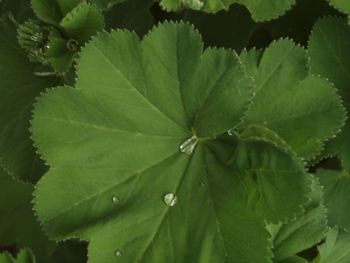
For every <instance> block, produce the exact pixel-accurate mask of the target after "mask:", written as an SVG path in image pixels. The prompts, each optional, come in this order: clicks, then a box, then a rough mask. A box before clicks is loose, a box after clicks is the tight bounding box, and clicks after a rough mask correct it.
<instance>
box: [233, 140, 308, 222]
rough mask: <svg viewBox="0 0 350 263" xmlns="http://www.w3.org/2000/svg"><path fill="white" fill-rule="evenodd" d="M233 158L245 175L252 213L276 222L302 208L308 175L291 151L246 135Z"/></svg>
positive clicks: (304, 201) (248, 203)
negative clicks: (246, 137)
mask: <svg viewBox="0 0 350 263" xmlns="http://www.w3.org/2000/svg"><path fill="white" fill-rule="evenodd" d="M233 161H234V164H233V165H234V166H236V167H237V169H238V171H239V174H242V175H244V176H243V178H244V182H243V183H242V184H243V185H244V187H245V188H246V189H245V191H246V192H247V194H248V195H249V198H248V200H247V205H248V207H251V208H252V209H253V210H254V211H255V214H257V215H259V216H260V217H261V218H263V219H265V220H267V221H268V222H273V223H277V222H279V221H280V220H281V219H288V218H290V217H292V216H295V214H296V213H298V212H301V211H302V207H301V204H304V203H306V202H307V195H308V194H309V193H310V191H311V186H310V184H311V178H310V176H309V175H308V174H307V173H306V172H305V171H304V167H303V165H302V163H301V162H300V160H298V159H297V157H296V156H295V155H294V154H293V152H291V151H289V150H286V149H284V148H281V147H279V146H277V145H276V144H275V143H273V142H270V141H265V140H262V139H257V138H248V139H246V140H244V141H243V142H242V143H241V145H239V147H238V149H237V151H236V153H235V155H234V158H233ZM290 189H293V191H290ZM295 191H298V192H299V193H298V194H296V192H295ZM286 204H288V205H286ZM293 210H294V211H293Z"/></svg>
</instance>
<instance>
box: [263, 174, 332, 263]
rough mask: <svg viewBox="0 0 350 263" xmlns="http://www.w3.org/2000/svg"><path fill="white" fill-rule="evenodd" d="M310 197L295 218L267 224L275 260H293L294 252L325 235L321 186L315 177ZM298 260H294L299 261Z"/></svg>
mask: <svg viewBox="0 0 350 263" xmlns="http://www.w3.org/2000/svg"><path fill="white" fill-rule="evenodd" d="M310 199H311V201H310V202H309V203H308V204H307V205H306V206H305V211H304V212H303V213H302V214H300V215H298V216H297V217H296V218H295V219H292V220H290V221H287V222H285V223H280V224H277V225H270V226H269V229H270V232H271V234H272V236H273V246H274V248H273V252H274V260H275V262H281V263H282V262H283V263H286V262H294V261H293V260H294V258H293V256H294V255H295V254H297V253H300V252H302V251H304V250H306V249H308V248H310V247H312V246H314V245H316V244H318V243H319V242H320V241H321V240H322V238H323V237H324V236H325V233H326V230H327V213H326V209H325V207H324V205H323V192H322V188H321V185H320V183H319V182H318V181H317V180H316V179H314V181H313V188H312V192H311V195H310ZM295 260H296V259H295ZM298 260H299V259H297V260H296V261H295V262H299V261H300V260H299V261H298ZM301 262H303V261H301Z"/></svg>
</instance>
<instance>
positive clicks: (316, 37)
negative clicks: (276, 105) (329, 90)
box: [309, 17, 350, 169]
mask: <svg viewBox="0 0 350 263" xmlns="http://www.w3.org/2000/svg"><path fill="white" fill-rule="evenodd" d="M349 43H350V29H349V27H348V26H347V25H346V20H345V19H342V18H336V17H328V18H324V19H321V20H320V21H318V22H317V23H316V25H315V27H314V29H313V32H312V34H311V36H310V40H309V56H310V70H311V72H313V73H315V74H321V75H322V76H325V77H327V78H329V79H330V80H331V81H332V82H333V83H334V84H335V86H336V88H337V89H338V91H339V93H340V95H341V96H342V98H343V100H344V104H345V106H346V108H347V110H348V111H349V110H350V85H349V83H350V51H349V48H348V46H349ZM349 126H350V123H349V121H347V124H346V126H345V128H344V131H343V132H342V133H341V134H339V135H338V136H337V138H335V140H332V141H330V142H328V143H327V145H326V150H325V152H324V153H323V156H326V157H327V156H329V155H334V154H337V153H338V154H339V156H340V159H341V161H342V164H343V167H344V168H345V169H350V133H349V130H350V127H349Z"/></svg>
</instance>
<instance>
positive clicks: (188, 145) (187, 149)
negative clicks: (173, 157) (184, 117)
mask: <svg viewBox="0 0 350 263" xmlns="http://www.w3.org/2000/svg"><path fill="white" fill-rule="evenodd" d="M197 143H198V138H197V137H196V136H192V137H191V138H189V139H187V140H186V141H184V142H183V143H182V144H181V145H180V152H182V153H185V154H188V155H191V154H192V153H193V151H194V149H195V148H196V146H197Z"/></svg>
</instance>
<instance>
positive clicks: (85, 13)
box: [60, 3, 104, 45]
mask: <svg viewBox="0 0 350 263" xmlns="http://www.w3.org/2000/svg"><path fill="white" fill-rule="evenodd" d="M60 26H61V27H62V28H63V29H64V31H65V32H66V33H67V35H68V36H69V37H70V38H71V39H74V40H76V41H77V42H78V43H80V44H81V45H83V44H85V42H86V41H88V40H89V39H90V38H91V36H93V35H94V34H96V33H97V32H99V31H101V30H102V29H103V28H104V18H103V15H102V13H101V11H100V9H99V8H98V7H97V6H95V5H91V4H86V3H82V4H79V5H77V6H76V7H75V8H74V9H73V10H72V11H70V12H69V13H68V14H67V15H66V16H65V17H64V18H63V19H62V21H61V22H60Z"/></svg>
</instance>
